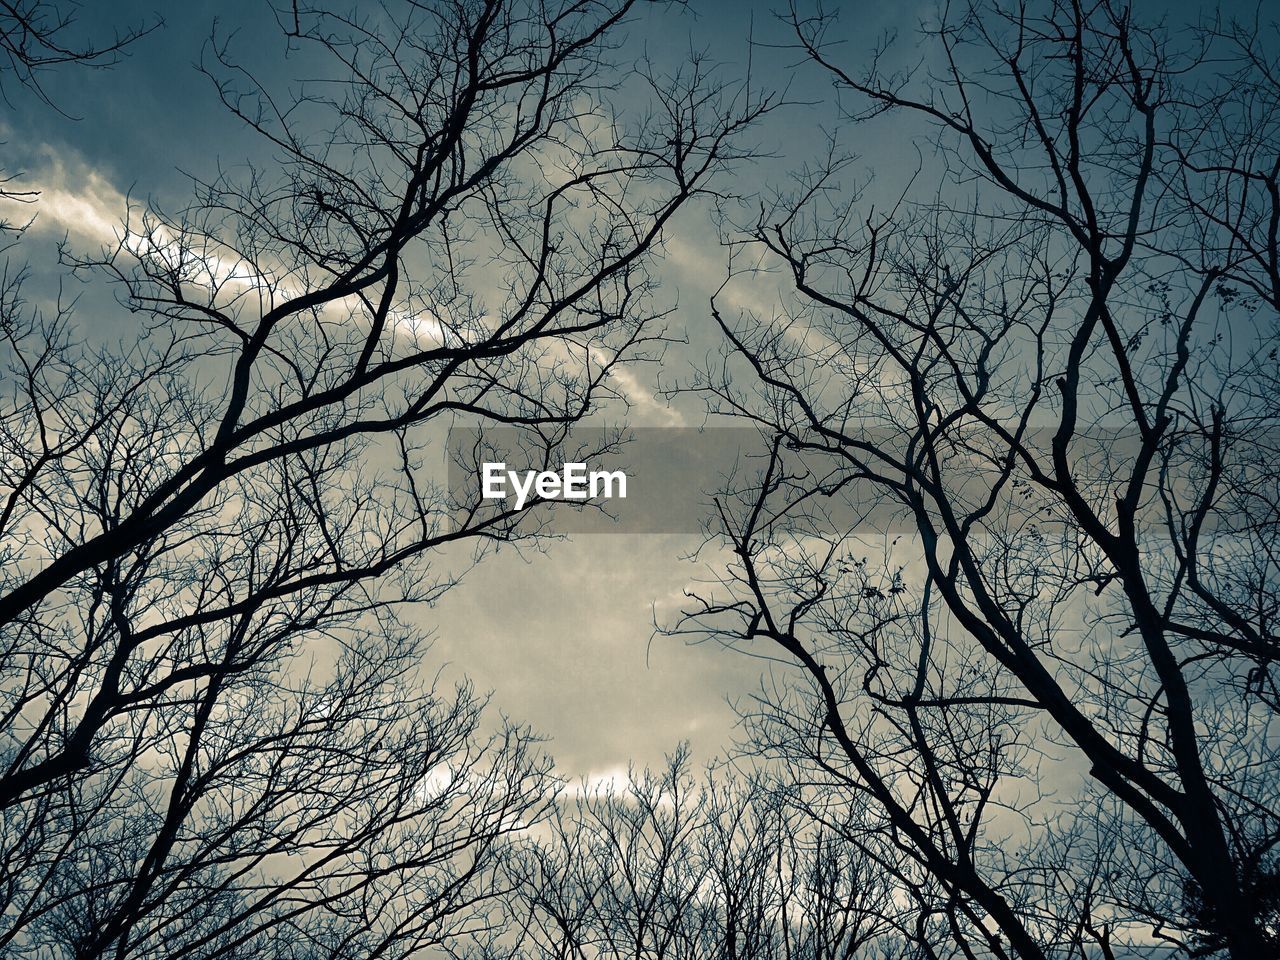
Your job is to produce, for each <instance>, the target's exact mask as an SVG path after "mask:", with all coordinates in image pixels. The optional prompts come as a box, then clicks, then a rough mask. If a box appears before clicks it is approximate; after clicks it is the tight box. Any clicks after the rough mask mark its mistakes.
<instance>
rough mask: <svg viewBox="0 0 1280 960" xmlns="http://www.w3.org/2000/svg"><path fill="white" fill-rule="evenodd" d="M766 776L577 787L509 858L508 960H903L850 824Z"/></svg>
mask: <svg viewBox="0 0 1280 960" xmlns="http://www.w3.org/2000/svg"><path fill="white" fill-rule="evenodd" d="M799 800H800V798H799V796H798V795H797V794H795V793H794V792H793V791H790V790H783V789H781V788H780V787H779V786H778V785H776V784H771V783H770V782H769V781H768V780H766V779H765V778H763V777H761V776H759V775H755V776H753V777H750V778H746V779H740V778H738V777H737V776H735V775H734V774H733V773H732V772H730V771H728V770H725V769H711V770H709V771H708V772H707V774H706V776H705V777H704V778H702V779H699V778H697V777H695V776H693V775H691V774H690V772H689V769H688V753H687V751H685V750H683V749H682V750H680V751H677V753H676V754H675V755H674V756H672V757H671V758H669V760H668V764H667V766H666V767H665V768H664V769H663V770H662V771H661V772H659V773H651V772H645V773H643V774H637V773H634V772H633V773H632V774H631V775H630V776H629V778H628V780H627V782H625V783H618V784H615V783H604V784H597V785H591V784H589V783H588V784H584V785H583V790H582V791H581V792H580V793H579V794H578V796H577V797H576V798H571V799H568V800H561V801H560V802H559V803H558V804H557V806H556V808H555V811H554V814H553V816H552V817H551V819H550V821H549V823H548V824H547V826H546V827H543V828H541V831H542V832H543V833H544V834H545V833H549V835H546V836H543V837H541V838H539V837H538V836H537V834H535V837H534V841H533V842H532V843H531V844H529V845H528V846H527V847H526V849H525V850H524V852H523V855H522V856H521V857H520V858H519V859H516V860H513V861H512V863H513V864H514V866H515V868H516V869H517V870H518V871H519V872H518V874H517V880H516V882H515V883H514V884H513V886H514V889H516V890H517V891H518V892H519V894H520V896H521V897H522V898H523V900H524V902H525V903H526V904H527V906H525V907H524V908H523V909H520V910H517V911H516V914H517V916H525V917H527V918H528V919H527V920H526V921H525V923H524V924H523V925H522V926H521V927H520V928H518V929H513V931H512V933H513V934H518V935H519V936H517V937H515V938H513V943H512V949H513V951H514V955H518V956H540V957H558V958H588V957H590V958H604V957H616V958H622V957H626V958H634V960H642V958H670V960H703V958H711V957H717V958H725V960H738V958H741V960H748V958H750V960H757V958H772V957H779V958H781V957H793V958H797V960H798V958H812V960H835V958H851V957H855V956H857V957H864V956H869V955H872V954H879V955H883V956H894V957H905V956H914V955H915V954H914V953H913V952H912V950H911V948H910V947H909V945H908V944H909V941H908V940H907V939H906V938H903V937H901V936H895V935H894V924H895V923H896V922H897V921H898V916H897V914H898V911H897V909H896V908H895V906H894V905H893V903H892V902H891V900H890V896H889V893H890V887H889V885H888V884H887V883H885V882H883V880H882V878H881V877H880V876H878V875H877V873H876V871H875V870H874V867H873V865H872V864H871V863H870V862H869V861H867V860H866V859H865V858H863V857H862V856H861V855H860V853H859V850H858V847H857V846H856V845H854V844H852V843H850V842H849V841H848V839H847V830H848V829H849V827H850V824H849V823H844V822H837V823H822V822H820V821H818V820H815V819H812V818H808V817H802V816H800V815H799V808H798V806H797V804H798V802H799Z"/></svg>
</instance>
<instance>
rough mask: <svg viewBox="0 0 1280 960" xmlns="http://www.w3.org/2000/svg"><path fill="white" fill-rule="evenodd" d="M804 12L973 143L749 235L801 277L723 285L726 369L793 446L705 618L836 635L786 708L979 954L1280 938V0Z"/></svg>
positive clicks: (749, 489)
mask: <svg viewBox="0 0 1280 960" xmlns="http://www.w3.org/2000/svg"><path fill="white" fill-rule="evenodd" d="M789 19H790V25H791V28H792V30H793V32H794V36H795V38H796V42H797V44H798V45H799V47H800V48H801V49H802V50H803V51H804V53H805V55H806V56H807V58H808V59H809V60H810V62H811V63H812V64H813V65H814V66H815V68H817V69H819V70H820V71H822V72H823V73H824V74H825V76H826V77H828V78H829V79H830V80H831V81H832V82H833V83H834V85H835V87H836V89H837V90H838V91H839V95H840V101H839V102H840V106H841V109H842V117H843V118H844V119H845V120H846V121H847V122H848V123H850V124H853V125H854V127H853V129H854V130H855V132H856V131H858V130H861V129H864V128H865V129H867V130H870V129H872V127H871V126H868V125H871V124H874V123H875V122H879V121H877V120H876V119H875V118H877V117H879V116H881V115H888V116H891V117H894V118H897V122H898V123H899V124H900V126H898V127H896V128H895V129H896V130H898V131H902V130H904V129H907V130H911V129H920V130H922V131H924V132H926V133H927V135H928V136H929V137H930V139H931V142H932V144H933V145H934V146H935V147H936V151H935V153H934V157H936V160H935V159H932V158H931V159H927V160H922V164H921V170H920V171H919V172H918V173H917V176H916V177H915V179H914V180H913V182H912V184H911V185H909V186H908V187H907V188H906V192H905V193H904V194H903V195H902V197H901V200H900V201H899V202H898V203H897V204H896V205H894V204H892V203H891V204H890V208H889V211H888V212H887V213H886V212H885V207H884V206H883V204H882V205H881V207H880V209H879V210H876V211H873V212H871V213H870V214H868V215H860V213H859V209H860V208H859V191H858V190H856V189H852V188H849V187H848V186H846V185H842V184H841V180H842V179H844V178H846V177H848V176H849V175H850V173H849V171H850V166H849V161H848V160H847V158H842V157H840V156H838V155H836V154H835V153H834V152H833V156H832V158H831V159H830V161H829V162H827V163H826V164H823V165H822V166H821V167H820V168H818V169H816V170H810V171H805V172H803V173H802V174H801V177H800V181H801V182H800V186H799V187H798V189H797V190H795V191H794V192H788V193H787V194H785V195H783V196H780V197H778V198H777V199H776V200H775V201H774V202H772V203H769V204H765V205H764V206H763V207H762V208H761V211H760V214H759V216H758V217H757V218H753V219H752V220H751V221H750V222H745V223H742V224H740V229H738V230H737V231H736V232H733V233H732V234H731V236H730V238H729V241H730V244H731V248H732V250H733V260H732V264H733V270H732V274H733V275H732V276H731V278H730V281H729V283H730V284H736V283H744V282H752V278H753V277H754V278H755V279H756V280H758V279H759V277H760V274H759V272H758V269H757V265H760V266H762V267H763V268H765V269H774V268H780V269H781V272H782V274H783V275H784V276H785V277H786V280H787V283H786V286H787V287H788V292H786V293H784V294H783V296H782V301H781V305H780V308H779V310H778V313H777V314H776V315H775V316H773V317H768V316H759V315H755V314H752V313H749V312H744V313H742V314H741V315H739V316H732V315H728V314H727V313H726V312H725V311H724V310H722V309H721V308H720V304H721V303H723V299H722V298H719V297H718V298H717V300H716V301H713V310H714V313H715V315H716V317H717V319H718V320H720V322H721V325H722V327H723V330H724V333H725V336H726V338H727V342H728V344H729V350H728V352H727V355H726V358H725V362H724V364H723V366H721V367H720V368H718V369H713V370H711V371H710V372H709V373H708V375H707V376H706V377H705V378H703V379H701V380H700V381H699V383H698V384H697V386H698V387H699V388H700V389H704V390H706V391H708V392H709V394H710V395H711V397H712V405H713V407H714V408H715V409H716V410H717V411H718V412H720V413H725V414H728V415H731V416H734V417H740V418H746V419H748V420H750V421H751V422H754V423H756V424H758V425H760V428H761V431H762V433H763V435H764V437H765V439H766V443H765V449H766V451H767V452H766V454H765V455H764V457H763V459H762V466H761V468H760V470H759V473H758V475H757V476H756V477H754V478H750V477H747V478H743V479H742V481H741V482H740V483H738V484H736V485H734V487H733V489H732V490H731V491H728V492H727V494H726V496H725V497H724V498H723V499H722V500H721V501H720V505H721V520H722V521H723V522H722V523H721V525H720V527H719V529H718V534H717V536H716V538H715V540H714V542H715V543H718V544H722V545H724V546H725V547H726V548H727V549H728V551H729V553H728V556H729V558H730V559H729V561H728V563H727V566H726V569H725V578H724V581H723V583H722V584H719V585H711V586H704V587H700V588H698V589H696V590H693V591H691V593H692V594H693V596H694V598H695V602H694V603H693V605H692V606H691V607H690V609H689V612H688V615H687V617H686V618H685V619H684V620H683V622H682V623H681V625H680V626H679V627H677V628H676V629H677V630H679V631H682V632H686V633H690V634H693V635H695V636H712V637H716V638H718V639H720V640H722V641H725V642H728V643H731V644H734V645H744V646H747V647H749V648H750V649H751V650H753V651H755V652H761V651H763V650H765V649H772V650H773V652H774V655H777V656H781V657H782V658H783V660H784V662H786V663H789V664H792V665H794V666H795V667H798V668H799V672H798V674H790V676H792V678H793V682H790V683H787V684H783V685H782V688H781V690H780V691H778V692H776V693H775V692H774V691H768V692H767V693H766V695H765V696H764V698H763V699H764V703H763V705H762V707H761V710H760V711H759V713H758V714H757V715H756V718H755V726H754V739H755V742H756V744H757V745H758V746H759V747H761V748H762V749H765V750H768V751H770V752H772V753H775V754H778V755H781V756H783V757H784V758H786V759H787V760H789V761H790V762H791V764H792V765H793V767H794V769H796V770H797V775H799V776H804V777H807V778H814V779H817V780H818V782H822V783H826V784H828V785H829V787H830V788H831V790H832V796H833V797H841V796H843V797H848V798H857V799H858V800H859V802H861V801H863V800H867V801H870V807H869V809H871V810H873V811H875V812H876V816H877V817H878V824H877V825H876V829H875V830H869V831H868V833H867V835H866V839H865V840H864V845H865V846H866V849H867V852H868V855H870V856H882V860H883V862H884V863H885V864H886V866H887V867H888V868H889V869H890V870H891V872H892V873H893V874H894V875H895V877H896V878H897V882H898V884H899V886H900V888H901V890H902V891H903V893H904V895H911V896H913V897H915V898H916V899H917V901H918V902H919V903H920V905H921V907H922V911H921V916H922V917H923V916H929V917H933V918H936V919H937V920H939V921H940V922H941V924H942V926H941V933H942V935H944V936H945V937H946V938H947V941H948V942H949V943H950V944H952V945H958V946H959V947H960V948H961V949H962V950H964V951H965V953H966V954H967V955H970V956H974V955H980V954H981V955H994V956H1000V957H1005V956H1019V957H1024V958H1040V957H1049V956H1064V957H1065V956H1084V955H1086V954H1095V955H1102V956H1106V957H1110V956H1119V955H1122V954H1124V953H1126V952H1128V951H1130V950H1134V949H1140V948H1141V947H1142V946H1143V945H1144V944H1145V945H1148V946H1151V945H1156V944H1160V945H1164V946H1169V945H1173V946H1176V947H1179V948H1181V949H1183V950H1186V951H1188V952H1190V953H1192V954H1195V955H1208V954H1214V953H1223V954H1226V955H1230V956H1232V957H1237V958H1244V957H1250V958H1256V957H1263V956H1276V955H1277V951H1280V897H1278V892H1280V861H1278V855H1280V851H1277V844H1278V843H1280V765H1278V761H1280V756H1278V755H1277V743H1278V742H1280V741H1277V738H1276V730H1277V723H1278V722H1280V716H1278V715H1277V708H1278V707H1280V701H1278V700H1277V696H1276V687H1275V679H1274V670H1275V662H1276V659H1277V654H1278V653H1280V637H1278V636H1277V632H1276V615H1277V611H1278V602H1280V593H1278V592H1277V587H1278V585H1280V584H1278V576H1277V574H1278V571H1277V566H1276V555H1275V543H1276V533H1277V530H1278V526H1277V523H1278V521H1280V513H1278V509H1277V508H1278V505H1280V495H1278V494H1280V491H1278V490H1277V488H1276V471H1275V468H1274V464H1275V462H1276V455H1277V449H1276V436H1277V434H1276V429H1275V428H1276V425H1277V424H1276V415H1277V409H1278V408H1277V405H1276V401H1277V397H1280V393H1277V391H1276V384H1277V381H1276V376H1275V372H1276V365H1275V360H1276V353H1277V349H1278V343H1280V341H1278V340H1277V335H1278V334H1280V329H1278V328H1277V314H1278V309H1280V297H1278V296H1277V293H1278V292H1280V285H1277V284H1276V282H1275V281H1276V278H1277V274H1276V270H1275V266H1276V264H1277V262H1278V260H1280V247H1278V246H1277V229H1276V224H1277V222H1280V194H1278V193H1277V189H1276V185H1277V173H1278V172H1280V127H1277V123H1276V121H1277V104H1278V103H1280V96H1278V95H1280V87H1278V86H1277V83H1276V78H1277V76H1278V74H1277V70H1276V47H1275V39H1276V34H1275V29H1274V27H1265V25H1262V24H1245V25H1238V24H1236V25H1224V24H1222V23H1220V22H1212V23H1208V24H1201V25H1198V26H1197V27H1196V29H1193V30H1190V31H1184V32H1172V31H1169V30H1167V29H1166V28H1164V27H1150V28H1148V27H1144V26H1143V25H1142V24H1140V23H1139V22H1138V19H1137V18H1136V16H1135V15H1134V14H1133V13H1132V12H1131V11H1130V10H1129V9H1128V7H1126V6H1123V5H1118V4H1114V3H1111V2H1110V0H1100V2H1091V3H1087V4H1070V3H1058V2H1045V3H1027V4H1006V3H1002V2H998V0H997V2H991V3H980V4H973V5H968V4H962V5H959V6H955V5H952V6H951V7H949V8H948V9H947V10H946V11H945V15H944V18H943V19H942V20H941V21H940V22H938V23H937V24H935V25H933V26H930V27H927V28H926V30H925V33H926V40H927V41H929V42H928V43H926V44H925V46H923V47H922V48H921V49H922V50H924V51H925V52H924V53H923V54H922V62H921V65H920V66H919V67H918V68H917V69H909V68H908V69H901V70H896V69H894V68H893V67H892V64H894V63H902V62H903V57H902V55H901V54H900V52H899V51H897V48H896V47H892V46H887V47H882V48H880V49H879V50H877V51H876V52H875V54H874V55H873V56H872V57H871V58H870V60H869V61H868V62H869V63H870V66H869V67H868V68H867V69H865V70H864V69H860V68H857V67H855V66H853V65H848V64H846V63H845V60H846V58H845V57H843V56H841V55H839V53H838V51H837V49H836V47H835V38H836V37H838V36H839V33H838V31H837V30H836V29H835V26H834V23H833V17H832V15H830V14H829V13H827V12H824V11H823V10H821V9H818V10H817V11H815V12H812V13H809V12H802V11H801V10H799V9H798V8H796V7H793V8H792V11H791V14H790V17H789ZM912 124H919V126H918V127H912V126H911V125H912ZM935 170H936V171H938V174H939V179H938V181H937V187H936V189H932V188H930V189H929V190H925V191H923V192H922V191H921V189H920V185H921V184H925V183H928V182H929V175H930V173H932V172H934V171H935ZM744 263H751V264H752V269H751V270H748V269H747V268H745V267H744V266H742V264H744ZM762 645H766V646H762ZM878 851H896V852H897V853H898V854H901V858H895V857H894V856H893V855H889V856H883V855H882V854H880V853H878ZM936 936H937V933H936V932H935V933H934V934H929V933H928V931H926V930H923V929H922V932H921V938H920V943H921V945H922V948H925V949H934V948H935V947H936V944H937V943H938V942H939V941H938V940H937V939H936Z"/></svg>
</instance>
